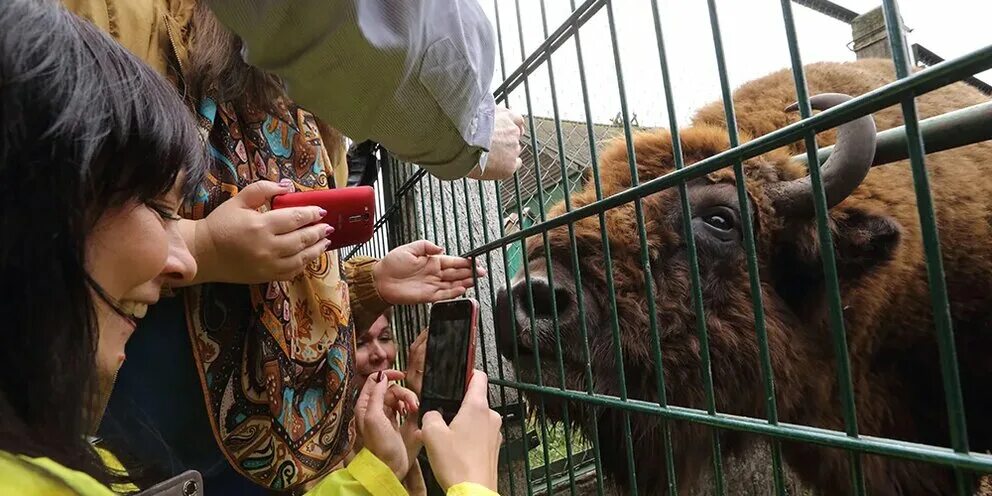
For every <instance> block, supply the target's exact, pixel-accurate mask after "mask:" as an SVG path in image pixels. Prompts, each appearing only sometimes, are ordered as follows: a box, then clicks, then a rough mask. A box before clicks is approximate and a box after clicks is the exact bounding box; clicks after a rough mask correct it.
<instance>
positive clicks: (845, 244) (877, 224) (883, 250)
mask: <svg viewBox="0 0 992 496" xmlns="http://www.w3.org/2000/svg"><path fill="white" fill-rule="evenodd" d="M832 217H833V221H834V229H833V234H834V247H835V248H834V249H835V252H836V254H837V271H838V275H839V276H840V278H841V279H842V280H851V279H856V278H858V277H862V276H864V275H865V274H867V273H869V272H871V271H872V270H873V269H875V268H876V267H879V266H881V265H885V264H886V263H888V262H890V261H891V260H892V258H893V257H894V256H895V253H896V249H897V248H898V247H899V241H900V239H901V238H902V226H901V225H900V224H899V222H898V221H896V220H895V219H893V218H892V217H889V216H888V215H884V214H876V213H872V212H867V211H865V210H862V209H858V208H846V209H843V210H841V211H840V212H838V215H836V216H832Z"/></svg>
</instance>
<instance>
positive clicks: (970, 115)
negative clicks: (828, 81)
mask: <svg viewBox="0 0 992 496" xmlns="http://www.w3.org/2000/svg"><path fill="white" fill-rule="evenodd" d="M920 132H921V134H922V135H923V144H924V150H925V151H926V153H936V152H939V151H943V150H949V149H951V148H957V147H959V146H965V145H971V144H974V143H978V142H981V141H986V140H992V101H989V102H985V103H980V104H978V105H972V106H971V107H965V108H963V109H960V110H955V111H953V112H948V113H946V114H941V115H938V116H935V117H931V118H929V119H924V120H922V121H920ZM833 149H834V147H833V146H826V147H823V148H820V150H819V152H818V154H817V159H818V160H819V161H820V163H823V161H825V160H826V159H827V157H829V156H830V153H831V152H832V151H833ZM792 158H793V160H797V161H802V162H806V154H805V153H803V154H800V155H796V156H794V157H792ZM907 158H909V148H908V146H907V143H906V127H905V126H899V127H895V128H892V129H886V130H885V131H882V132H880V133H878V140H877V141H876V144H875V160H874V161H872V165H873V166H875V165H883V164H890V163H892V162H898V161H900V160H905V159H907Z"/></svg>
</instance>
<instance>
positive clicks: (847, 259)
mask: <svg viewBox="0 0 992 496" xmlns="http://www.w3.org/2000/svg"><path fill="white" fill-rule="evenodd" d="M830 225H831V234H832V235H833V241H834V254H835V255H836V256H835V259H836V261H837V275H838V277H839V278H840V281H841V283H844V282H853V281H856V280H857V279H859V278H861V277H865V276H866V275H869V274H870V273H871V272H872V271H873V270H875V269H877V268H878V267H881V266H884V265H885V264H886V263H888V262H889V261H891V260H892V259H893V258H894V257H895V254H896V250H897V249H898V248H899V242H900V239H901V237H902V226H901V225H900V224H899V222H898V221H896V220H895V219H893V218H892V217H889V216H887V215H884V214H878V213H874V212H869V211H866V210H864V209H861V208H844V207H843V206H838V207H835V208H834V209H833V210H831V212H830ZM786 232H789V233H790V234H788V235H787V236H785V237H784V238H783V239H780V240H779V242H777V243H775V246H776V248H775V253H774V261H775V263H773V264H772V272H771V273H772V277H773V280H774V285H775V287H776V289H777V292H778V293H779V295H781V296H782V298H783V299H785V301H786V302H787V303H788V304H789V305H790V306H791V307H792V308H793V309H794V310H795V311H796V312H798V313H803V312H807V311H811V309H812V308H817V307H818V305H819V303H822V302H823V293H822V292H823V291H824V289H825V288H824V283H823V279H824V274H823V260H822V258H821V257H820V241H819V237H818V236H817V234H816V227H815V223H814V222H812V221H811V220H809V221H803V223H802V225H801V226H795V227H794V228H792V229H790V228H786ZM810 305H813V307H810Z"/></svg>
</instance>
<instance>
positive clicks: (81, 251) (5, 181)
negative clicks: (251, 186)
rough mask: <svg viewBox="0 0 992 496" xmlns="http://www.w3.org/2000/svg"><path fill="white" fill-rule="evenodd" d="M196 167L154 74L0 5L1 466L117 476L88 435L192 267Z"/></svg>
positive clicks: (78, 33)
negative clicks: (139, 331)
mask: <svg viewBox="0 0 992 496" xmlns="http://www.w3.org/2000/svg"><path fill="white" fill-rule="evenodd" d="M205 169H206V156H205V154H204V151H203V144H202V139H201V138H200V136H199V135H198V134H197V131H196V126H195V124H194V122H193V120H192V119H191V117H190V115H189V113H188V112H186V110H185V108H184V106H183V105H182V102H181V100H180V99H179V96H178V95H177V93H176V91H175V89H173V88H171V87H169V85H168V83H167V82H166V81H164V80H163V79H162V78H161V77H160V76H159V75H158V74H155V73H154V72H153V71H151V70H150V69H149V68H148V67H146V66H145V65H144V64H142V63H141V62H140V61H138V60H137V59H135V58H134V57H133V56H131V55H129V54H128V53H127V52H126V51H125V50H124V49H123V48H121V47H120V46H119V45H117V44H116V43H114V42H113V41H112V40H110V39H109V38H107V37H106V36H105V35H104V34H103V33H101V32H99V31H98V30H96V29H95V28H93V27H92V26H90V25H88V24H87V23H84V22H80V21H79V20H78V19H77V18H75V16H73V15H71V14H69V13H68V12H66V11H64V10H63V9H61V8H58V7H57V4H54V3H53V2H37V1H25V0H5V1H4V2H3V4H2V6H0V229H2V232H3V238H2V241H0V282H2V284H3V285H4V287H6V288H7V289H8V290H6V291H4V295H3V297H2V298H0V322H3V331H2V344H0V363H3V364H4V367H3V372H2V374H0V451H2V452H4V454H3V458H2V459H0V460H2V461H0V465H2V466H3V467H4V468H3V469H2V470H0V473H4V472H6V473H8V474H9V473H17V470H19V469H20V470H23V471H25V472H27V473H30V472H39V471H42V472H44V473H46V474H54V475H55V476H56V477H61V478H64V479H66V483H68V484H73V483H74V482H71V481H79V480H80V477H79V476H78V473H77V472H70V471H78V472H83V473H85V474H89V475H90V476H92V477H93V478H95V479H96V480H97V481H100V482H101V483H104V484H110V483H113V482H122V481H123V480H124V479H126V477H125V474H123V473H120V472H116V471H114V470H113V469H111V468H109V467H108V465H107V463H106V462H105V460H104V459H102V458H101V457H100V456H99V455H98V452H97V451H96V449H95V448H94V446H93V445H92V444H91V443H90V442H89V441H88V438H87V436H91V435H92V434H94V433H95V429H96V426H97V425H98V423H99V420H100V418H101V416H102V414H103V409H104V407H105V405H106V401H107V399H108V397H109V394H110V389H111V388H112V385H113V383H114V378H115V376H116V374H117V370H118V368H119V367H120V366H121V364H122V363H123V361H124V344H125V342H126V341H127V339H128V337H129V336H130V334H131V333H132V332H133V331H134V328H135V326H136V321H137V319H139V318H141V317H142V316H143V315H144V313H145V310H146V309H147V307H148V305H151V304H153V303H155V301H156V300H158V298H159V293H160V290H161V289H162V288H163V287H168V286H171V285H174V284H177V283H179V282H181V281H186V280H190V279H192V278H193V277H194V274H195V273H196V263H195V261H194V260H193V258H192V257H191V256H190V253H189V251H188V250H187V248H186V245H185V243H183V241H182V237H181V236H180V235H179V232H178V224H177V219H178V216H177V211H178V209H179V207H180V204H181V203H182V201H183V199H184V198H185V197H186V196H187V194H189V193H190V191H191V187H192V186H195V185H197V184H199V182H200V179H201V178H202V174H203V171H204V170H205ZM13 455H17V456H16V457H15V456H13ZM21 466H23V467H22V468H19V467H21ZM18 481H23V482H24V484H26V486H24V491H22V492H18V493H17V494H32V492H31V491H29V490H28V489H30V488H41V487H47V486H44V482H45V481H44V480H42V481H41V482H38V484H39V485H37V486H33V485H31V484H32V482H31V481H30V480H28V479H23V478H20V477H16V476H11V477H6V478H5V480H3V481H2V483H7V484H9V483H14V484H15V485H14V487H15V488H20V486H17V485H16V483H17V482H18ZM81 484H83V485H85V484H86V483H85V482H82V483H81ZM80 487H82V486H80ZM0 492H3V494H12V493H11V492H5V491H0Z"/></svg>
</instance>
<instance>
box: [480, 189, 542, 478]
mask: <svg viewBox="0 0 992 496" xmlns="http://www.w3.org/2000/svg"><path fill="white" fill-rule="evenodd" d="M476 184H477V185H478V187H479V210H480V212H481V215H482V226H483V227H482V242H483V244H488V243H489V219H488V218H487V216H486V195H485V192H484V191H483V189H482V182H480V181H476ZM465 196H466V197H468V191H467V190H466V194H465ZM498 200H499V194H498V193H497V202H498ZM497 212H498V209H497ZM497 222H499V218H498V217H497ZM472 249H473V250H474V249H475V247H474V246H473V247H472ZM503 252H504V257H503V265H504V269H503V270H502V271H501V272H503V274H504V277H505V275H506V269H505V265H506V257H505V253H506V249H505V248H504V249H503ZM474 262H475V259H473V267H474V265H475V264H474ZM492 266H493V257H492V252H491V251H486V268H487V270H489V271H490V272H489V302H490V306H491V307H492V308H493V309H495V308H496V289H495V286H496V284H495V280H494V279H493V278H494V277H496V274H494V273H493V272H492ZM482 341H483V343H485V340H484V339H483V340H482ZM484 346H485V345H484V344H483V350H482V355H483V356H486V351H485V348H484ZM496 365H497V375H498V376H499V379H500V380H501V381H503V380H505V379H506V377H505V374H504V373H503V355H502V354H501V353H499V352H498V351H497V352H496ZM487 375H488V373H487ZM490 377H491V376H490ZM517 394H518V395H519V394H520V392H519V391H518V392H517ZM499 395H500V404H501V405H503V406H504V407H505V406H506V386H504V385H502V384H500V385H499ZM521 403H522V402H521ZM521 413H522V412H521ZM520 419H521V424H523V420H522V419H523V415H521V416H520ZM509 427H510V426H509V425H508V424H507V423H506V422H504V423H503V432H504V434H503V439H510V437H509V436H507V435H506V433H507V429H509ZM520 442H521V450H522V451H523V453H522V455H523V459H524V461H525V465H524V466H525V467H527V464H526V460H527V429H526V425H521V436H520ZM512 457H513V453H510V452H509V451H507V456H506V460H507V462H508V463H507V464H508V465H509V461H510V459H511V458H512ZM504 470H507V471H509V467H505V468H504ZM525 477H526V474H525ZM507 479H509V486H510V494H511V495H514V494H516V487H515V484H514V477H513V474H512V473H509V474H508V477H507Z"/></svg>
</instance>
